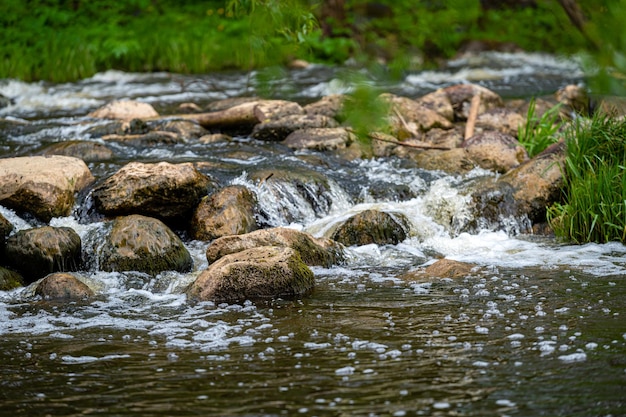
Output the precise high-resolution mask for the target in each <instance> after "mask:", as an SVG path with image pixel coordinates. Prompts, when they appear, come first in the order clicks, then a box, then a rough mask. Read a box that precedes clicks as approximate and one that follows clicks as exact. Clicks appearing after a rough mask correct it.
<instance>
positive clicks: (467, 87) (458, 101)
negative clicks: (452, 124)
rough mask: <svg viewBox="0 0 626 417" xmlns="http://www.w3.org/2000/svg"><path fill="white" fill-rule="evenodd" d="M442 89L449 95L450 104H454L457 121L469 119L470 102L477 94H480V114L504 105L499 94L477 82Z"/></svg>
mask: <svg viewBox="0 0 626 417" xmlns="http://www.w3.org/2000/svg"><path fill="white" fill-rule="evenodd" d="M442 90H443V92H445V93H446V94H447V95H448V99H449V100H450V104H452V108H453V109H454V120H455V121H463V120H467V117H468V115H469V109H470V103H471V101H472V98H473V97H474V96H475V95H479V96H480V106H479V108H478V114H481V113H484V112H485V111H487V110H489V109H494V108H497V107H504V101H502V98H501V97H500V96H499V95H498V94H496V93H494V92H493V91H491V90H489V89H487V88H485V87H481V86H479V85H476V84H457V85H453V86H450V87H446V88H443V89H442Z"/></svg>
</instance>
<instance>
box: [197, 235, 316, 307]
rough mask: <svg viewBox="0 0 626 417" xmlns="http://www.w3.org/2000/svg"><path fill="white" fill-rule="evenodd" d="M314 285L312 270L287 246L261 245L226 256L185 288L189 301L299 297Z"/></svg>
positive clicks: (232, 300) (234, 300) (231, 300)
mask: <svg viewBox="0 0 626 417" xmlns="http://www.w3.org/2000/svg"><path fill="white" fill-rule="evenodd" d="M314 285H315V279H314V276H313V272H312V271H311V270H310V269H309V267H308V266H307V265H306V264H305V263H304V262H302V259H301V258H300V255H299V254H298V252H297V251H295V250H294V249H291V248H288V247H277V246H263V247H257V248H253V249H247V250H244V251H241V252H237V253H234V254H231V255H226V256H224V257H222V258H221V259H219V260H218V261H216V262H215V263H213V264H211V265H210V266H209V268H208V269H206V270H205V271H203V272H202V273H201V274H200V275H199V276H198V278H196V280H195V281H194V282H193V283H192V284H191V285H190V286H189V288H188V289H187V296H188V298H189V299H190V300H192V301H215V302H231V303H232V302H238V301H245V300H257V299H272V298H278V297H280V298H284V297H289V298H293V297H301V296H303V295H306V294H307V293H309V292H311V291H312V290H313V288H314Z"/></svg>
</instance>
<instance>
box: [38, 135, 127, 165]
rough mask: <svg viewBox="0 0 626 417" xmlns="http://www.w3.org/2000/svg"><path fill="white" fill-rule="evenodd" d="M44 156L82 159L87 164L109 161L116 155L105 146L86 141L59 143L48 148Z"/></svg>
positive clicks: (43, 153)
mask: <svg viewBox="0 0 626 417" xmlns="http://www.w3.org/2000/svg"><path fill="white" fill-rule="evenodd" d="M42 155H64V156H72V157H74V158H79V159H82V160H83V161H85V162H98V161H108V160H110V159H112V158H113V157H114V156H115V154H114V153H113V151H112V150H111V149H109V148H107V147H106V146H105V145H102V144H100V143H96V142H89V141H84V140H71V141H66V142H57V143H55V144H53V145H51V146H49V147H47V148H46V149H45V150H44V151H43V152H42Z"/></svg>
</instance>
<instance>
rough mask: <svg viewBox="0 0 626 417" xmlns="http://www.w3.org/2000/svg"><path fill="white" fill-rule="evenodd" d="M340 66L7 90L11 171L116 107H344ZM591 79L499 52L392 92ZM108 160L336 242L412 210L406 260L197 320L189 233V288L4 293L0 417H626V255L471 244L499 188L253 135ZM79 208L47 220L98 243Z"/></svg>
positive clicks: (545, 245)
mask: <svg viewBox="0 0 626 417" xmlns="http://www.w3.org/2000/svg"><path fill="white" fill-rule="evenodd" d="M341 71H344V70H341V69H336V68H328V67H324V66H312V67H309V68H307V69H301V70H290V71H286V72H284V73H282V74H281V77H282V78H281V79H280V81H278V82H269V83H265V84H263V85H261V84H259V83H257V82H256V81H255V80H256V79H257V77H255V74H241V73H222V74H207V75H205V76H183V75H176V74H169V73H156V74H131V73H123V72H118V71H108V72H105V73H100V74H97V75H95V76H94V77H92V78H89V79H86V80H82V81H79V82H75V83H68V84H48V83H44V82H39V83H23V82H20V81H16V80H0V94H3V95H5V96H7V97H10V98H12V99H13V101H14V104H13V105H11V106H9V107H7V108H4V109H0V118H5V120H8V121H9V122H7V123H3V125H2V126H3V130H2V131H0V157H11V156H21V155H30V154H35V153H37V152H39V151H40V150H41V149H43V148H44V147H45V146H47V145H49V144H51V143H55V142H59V141H65V140H69V139H72V140H85V141H90V140H93V141H97V142H98V141H100V140H99V139H93V138H92V137H91V136H90V135H89V133H88V130H89V128H90V127H92V126H93V124H94V123H97V122H94V121H93V120H90V119H87V118H85V115H86V114H87V113H88V112H89V111H91V110H93V109H95V108H97V107H99V106H101V105H103V104H105V103H106V102H107V101H109V100H112V99H116V98H132V99H136V100H140V101H145V102H149V103H151V104H152V105H153V106H154V107H155V108H156V109H157V110H158V111H159V112H161V113H162V114H167V113H172V112H174V109H175V108H176V107H177V106H178V105H179V104H180V103H183V102H195V103H198V104H199V105H204V104H206V103H209V102H211V101H214V100H218V99H222V98H227V97H233V96H241V95H252V94H257V93H259V92H261V90H262V92H264V93H267V94H270V95H271V96H273V97H279V98H287V99H292V100H296V101H299V102H310V101H313V100H315V99H316V98H319V97H321V96H323V95H326V94H330V93H338V92H346V91H349V89H350V85H349V84H348V83H347V82H346V81H342V80H344V78H342V77H341ZM582 77H583V75H582V73H581V72H580V70H579V69H578V66H577V65H576V64H575V63H574V62H571V61H566V60H560V59H557V58H554V57H550V56H544V55H536V54H483V55H479V56H474V57H472V58H467V59H458V60H456V61H452V62H450V63H449V65H448V67H447V68H444V69H442V70H440V71H429V72H420V73H412V74H406V75H405V76H404V77H403V78H402V79H401V80H395V81H389V80H378V82H379V83H380V85H381V86H382V87H384V88H385V89H387V90H389V91H393V92H395V93H398V94H402V95H406V96H410V97H416V96H419V95H422V94H425V93H427V92H430V91H432V90H434V89H436V88H439V87H442V86H445V85H450V84H455V83H459V82H468V81H471V82H476V83H479V84H481V85H484V86H486V87H488V88H491V89H493V90H494V91H496V92H498V93H499V94H501V95H502V96H504V97H530V96H541V95H545V94H551V93H552V92H554V91H555V90H556V89H558V88H559V87H561V86H563V85H565V84H569V83H576V82H580V81H581V80H582ZM24 121H26V122H27V123H26V125H22V124H21V123H20V124H16V125H17V126H18V127H15V125H14V124H13V123H12V122H24ZM107 146H109V147H111V148H112V149H113V150H114V152H115V154H116V158H115V159H113V160H111V161H107V162H105V163H102V162H98V163H95V162H92V163H89V164H88V165H89V168H90V169H91V170H92V172H93V173H94V175H95V176H96V177H97V178H104V177H105V176H107V175H110V174H111V173H113V172H115V171H116V170H117V169H119V168H120V167H121V166H123V165H124V164H125V163H127V162H128V161H134V160H137V161H144V162H155V161H170V162H183V161H202V162H209V163H216V164H218V163H219V164H220V165H219V166H220V167H222V168H221V169H219V170H216V171H215V172H212V173H211V174H212V175H213V176H214V177H215V179H216V180H217V181H218V182H219V183H220V184H222V185H228V184H243V185H246V186H248V187H249V188H250V189H251V190H252V191H254V192H255V194H256V195H257V198H258V199H259V204H260V206H261V208H262V213H264V215H263V216H264V218H263V221H264V223H265V224H266V225H268V226H288V227H294V228H298V229H301V230H305V231H308V232H310V233H312V234H314V235H317V236H320V235H322V234H323V233H324V231H326V230H328V229H329V228H330V227H332V225H333V224H335V223H337V222H339V221H341V220H343V219H345V218H346V217H347V216H349V215H350V214H352V213H356V212H359V211H362V210H364V209H367V208H377V209H380V210H384V211H392V212H398V213H403V214H405V215H406V216H407V217H408V218H409V219H410V221H411V226H412V230H411V233H410V235H409V237H408V238H407V239H406V240H405V241H403V242H401V243H399V244H397V245H385V246H376V245H366V246H361V247H352V248H348V260H347V262H346V263H345V264H342V265H340V266H335V267H332V268H320V267H315V268H313V271H314V273H315V277H316V289H315V291H314V292H313V294H311V295H310V296H308V297H306V298H304V299H302V300H295V301H285V300H275V301H273V302H269V303H256V304H255V303H252V302H246V303H243V304H233V305H229V304H220V305H215V304H213V303H210V302H208V303H200V304H196V305H190V304H188V303H187V301H186V299H185V296H184V294H183V290H184V288H185V286H186V285H188V284H189V283H190V282H191V281H193V279H194V278H195V277H196V276H197V275H198V274H199V272H200V271H202V270H203V269H205V268H206V267H207V261H206V258H205V256H204V252H205V250H206V247H207V246H208V243H207V242H199V241H191V240H189V239H185V244H186V246H187V248H188V249H189V251H190V252H191V253H192V257H193V259H194V268H193V271H192V272H191V273H186V274H178V273H173V272H172V273H164V274H162V275H159V276H157V277H148V276H146V275H143V274H140V273H132V272H131V273H109V272H103V271H98V270H95V269H91V270H87V271H82V274H83V275H84V276H85V278H86V279H89V280H91V281H92V282H93V283H95V284H94V285H97V286H98V288H99V295H98V296H97V297H96V298H95V299H94V300H91V301H90V302H84V303H78V302H72V303H53V302H44V301H33V299H32V298H30V297H29V294H30V289H29V288H22V289H17V290H13V291H10V292H0V364H1V365H0V413H1V414H2V415H3V416H48V415H50V416H56V415H63V416H79V415H94V416H123V415H133V416H191V415H202V416H235V415H236V416H284V415H287V416H292V415H302V416H476V417H478V416H529V417H530V416H568V417H572V416H624V415H626V395H625V394H624V393H625V392H626V321H625V320H624V316H623V315H624V314H626V307H625V302H624V301H625V300H626V286H625V278H626V246H624V245H622V244H618V243H609V244H586V245H576V246H574V245H566V244H563V243H559V242H558V241H556V240H555V239H553V238H548V237H540V236H532V235H521V234H519V233H518V231H519V229H520V225H519V223H518V222H519V219H502V221H501V223H500V224H499V225H495V226H494V225H491V226H490V227H489V228H487V229H481V230H475V231H472V232H471V233H469V232H466V231H463V230H464V229H463V226H464V225H466V224H467V222H469V221H470V220H472V219H469V218H468V214H467V207H468V201H467V200H466V197H464V196H463V193H462V192H461V190H462V189H463V187H465V186H467V183H468V181H470V180H471V178H474V177H478V176H484V175H492V174H490V173H487V172H484V171H481V170H474V171H472V172H471V173H470V174H468V175H467V176H464V177H455V176H448V175H445V174H442V173H440V172H429V171H423V170H419V169H416V168H414V167H412V166H410V165H407V164H404V163H403V161H401V160H392V159H389V160H387V159H375V160H367V161H352V162H348V161H343V160H339V159H334V158H332V157H330V156H328V155H323V154H311V153H306V152H304V153H302V152H300V153H295V152H293V151H291V150H289V149H286V148H283V147H282V146H281V145H279V144H275V143H261V142H256V141H254V140H252V139H250V138H247V137H237V138H235V140H233V141H231V142H228V143H216V144H202V143H193V142H189V143H185V144H172V145H155V146H152V147H150V148H137V147H133V146H132V145H128V144H123V143H107ZM320 160H322V162H321V163H320V162H319V161H320ZM311 161H315V163H313V162H311ZM216 166H217V165H216ZM265 167H273V168H276V167H281V168H284V169H287V170H290V169H300V168H306V169H311V170H316V171H319V172H320V173H322V174H323V175H325V176H326V177H327V178H329V184H330V189H329V190H326V191H325V192H324V193H323V194H321V195H318V196H317V198H319V201H317V202H316V201H313V202H311V199H310V198H308V199H307V198H304V197H303V198H298V195H299V193H300V194H301V193H302V191H301V190H281V189H276V188H274V189H272V188H271V187H269V185H268V184H267V183H266V184H259V183H255V182H253V181H251V180H250V179H249V178H248V174H249V173H250V172H251V171H252V170H256V169H263V168H265ZM287 196H290V197H289V198H287ZM308 197H310V195H309V196H308ZM0 213H2V214H3V215H4V216H5V217H6V218H7V219H9V220H10V221H11V222H12V223H13V224H14V225H15V227H16V230H20V229H25V228H29V227H32V226H33V225H34V224H32V222H30V221H29V220H28V219H25V218H20V217H19V216H18V215H16V214H15V213H14V212H12V211H11V210H9V209H7V208H4V207H0ZM80 213H81V210H80V209H79V208H78V207H77V209H76V210H75V214H74V215H72V216H69V217H64V218H55V219H53V220H52V222H51V224H53V225H55V226H69V227H72V228H74V229H75V230H76V231H77V233H78V234H79V235H80V236H81V237H82V238H85V237H86V236H87V235H88V234H89V233H90V232H91V231H92V230H93V229H98V228H99V227H101V222H99V221H97V220H93V221H85V219H84V218H83V217H81V214H80ZM440 257H445V258H448V259H453V260H458V261H464V262H471V263H474V264H476V265H477V266H478V268H477V269H476V270H475V271H474V272H472V273H471V274H469V275H467V276H465V277H463V278H458V279H450V278H442V279H439V278H432V279H428V280H410V279H406V278H404V276H405V274H406V273H407V272H408V271H412V270H415V269H417V268H419V267H421V266H424V265H428V264H429V263H432V262H434V261H435V260H436V259H437V258H440Z"/></svg>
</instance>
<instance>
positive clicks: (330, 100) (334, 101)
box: [303, 94, 346, 119]
mask: <svg viewBox="0 0 626 417" xmlns="http://www.w3.org/2000/svg"><path fill="white" fill-rule="evenodd" d="M345 100H346V96H344V95H343V94H330V95H328V96H324V97H322V98H321V99H319V100H318V101H316V102H314V103H310V104H307V105H306V106H304V107H303V109H304V112H305V113H306V114H308V115H320V116H326V117H330V118H333V119H336V118H337V116H338V115H339V114H340V113H341V110H342V109H343V103H344V101H345Z"/></svg>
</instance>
